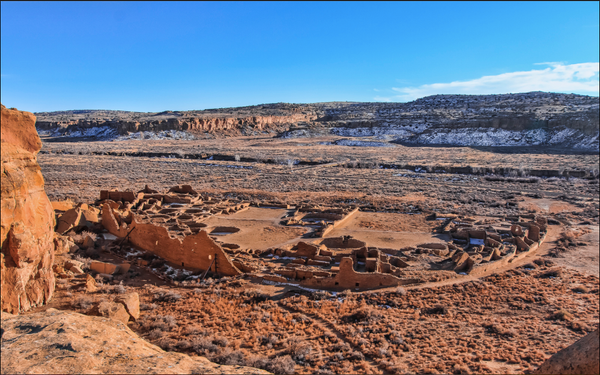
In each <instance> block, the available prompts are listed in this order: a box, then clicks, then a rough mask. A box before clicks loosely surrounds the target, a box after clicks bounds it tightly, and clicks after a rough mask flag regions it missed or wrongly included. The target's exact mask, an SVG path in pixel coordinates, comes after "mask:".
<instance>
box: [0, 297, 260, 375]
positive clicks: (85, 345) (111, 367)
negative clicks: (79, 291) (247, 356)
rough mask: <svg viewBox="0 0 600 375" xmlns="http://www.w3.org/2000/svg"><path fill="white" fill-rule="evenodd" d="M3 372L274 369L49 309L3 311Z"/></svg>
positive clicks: (99, 319) (241, 371) (255, 371)
mask: <svg viewBox="0 0 600 375" xmlns="http://www.w3.org/2000/svg"><path fill="white" fill-rule="evenodd" d="M1 372H2V373H3V374H22V373H35V374H57V373H62V374H115V373H117V374H269V373H268V372H267V371H264V370H260V369H257V368H251V367H243V366H224V365H218V364H216V363H212V362H210V361H209V360H208V359H206V358H204V357H190V356H187V355H185V354H181V353H175V352H165V351H163V350H162V349H160V348H159V347H157V346H155V345H152V344H150V343H148V342H146V341H144V340H143V339H141V338H139V337H138V336H137V335H136V334H135V333H134V332H132V331H131V330H130V329H129V328H128V327H127V326H126V325H125V324H123V323H121V322H119V321H117V320H113V319H107V318H103V317H97V316H86V315H81V314H77V313H72V312H68V311H58V310H55V309H48V311H45V312H39V313H34V314H28V315H21V316H14V315H11V314H6V313H2V368H1Z"/></svg>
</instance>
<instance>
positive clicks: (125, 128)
mask: <svg viewBox="0 0 600 375" xmlns="http://www.w3.org/2000/svg"><path fill="white" fill-rule="evenodd" d="M314 119H315V116H314V115H305V114H290V115H285V116H259V115H256V116H243V117H233V116H232V117H230V116H215V117H210V116H194V115H187V116H186V117H171V118H168V117H166V118H165V117H164V116H162V118H151V117H144V118H139V119H136V120H128V119H85V118H84V119H80V118H79V119H78V118H72V119H65V120H54V119H49V120H38V121H37V123H36V127H37V128H38V129H40V130H55V129H60V131H61V132H62V133H69V132H71V131H77V130H85V129H91V128H101V127H109V128H111V129H113V130H114V131H116V133H118V134H127V133H129V132H140V131H152V132H158V131H163V130H180V131H192V132H208V133H213V132H234V133H236V132H239V131H240V130H241V129H242V128H244V127H249V128H252V129H254V130H256V131H267V130H271V129H272V128H274V127H278V126H282V125H291V124H295V123H298V122H306V121H312V120H314Z"/></svg>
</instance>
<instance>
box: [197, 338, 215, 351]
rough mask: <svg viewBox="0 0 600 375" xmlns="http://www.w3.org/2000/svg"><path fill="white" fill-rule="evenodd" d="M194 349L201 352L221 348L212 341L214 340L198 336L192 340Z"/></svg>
mask: <svg viewBox="0 0 600 375" xmlns="http://www.w3.org/2000/svg"><path fill="white" fill-rule="evenodd" d="M192 349H193V350H194V351H196V352H197V353H199V354H202V353H206V352H213V353H214V352H216V351H217V350H218V349H219V348H218V347H217V346H216V345H215V344H213V343H212V340H210V339H208V338H206V337H197V338H195V339H193V340H192Z"/></svg>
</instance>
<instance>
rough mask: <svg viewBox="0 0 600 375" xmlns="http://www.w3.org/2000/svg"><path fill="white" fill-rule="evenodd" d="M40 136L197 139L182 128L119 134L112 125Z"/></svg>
mask: <svg viewBox="0 0 600 375" xmlns="http://www.w3.org/2000/svg"><path fill="white" fill-rule="evenodd" d="M38 134H39V135H40V136H46V137H65V138H83V137H88V138H96V139H98V140H115V141H130V140H144V139H149V140H163V139H176V140H186V141H187V140H193V139H196V137H194V135H192V134H191V133H188V132H185V131H181V130H161V131H159V132H153V131H140V132H135V133H127V134H125V135H119V134H118V132H117V131H116V130H115V129H114V128H112V127H110V126H97V127H93V128H83V129H77V130H66V129H64V128H57V129H53V130H38Z"/></svg>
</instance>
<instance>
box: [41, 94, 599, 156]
mask: <svg viewBox="0 0 600 375" xmlns="http://www.w3.org/2000/svg"><path fill="white" fill-rule="evenodd" d="M599 104H600V99H599V98H598V97H591V96H584V95H575V94H558V93H546V92H529V93H520V94H503V95H434V96H428V97H425V98H421V99H417V100H415V101H412V102H409V103H359V102H327V103H312V104H290V103H275V104H261V105H255V106H248V107H236V108H219V109H207V110H202V111H171V110H167V111H162V112H157V113H144V112H126V111H108V110H81V111H60V112H40V113H37V114H36V115H37V117H38V119H37V122H36V127H37V129H38V132H39V133H40V135H43V136H44V137H50V138H52V137H79V138H93V139H123V140H126V139H148V137H150V138H152V139H160V138H161V137H163V138H164V137H167V138H174V139H191V138H192V137H194V136H200V137H205V136H207V135H211V136H252V135H263V136H264V135H271V136H279V137H284V138H299V137H313V136H323V135H336V136H342V137H361V138H364V137H374V138H376V139H377V141H376V142H366V143H361V141H360V140H352V139H343V140H339V142H334V143H333V144H340V145H346V146H366V147H381V146H393V144H394V143H399V144H404V145H449V146H492V147H494V146H552V147H568V148H574V149H581V150H598V148H599V146H598V135H599V108H600V106H599ZM160 132H163V133H160ZM164 132H171V133H164ZM172 132H183V133H185V134H188V135H187V136H186V135H183V134H179V133H172ZM157 133H160V136H158V137H157ZM186 137H187V138H186ZM363 140H364V139H363ZM340 142H341V143H340Z"/></svg>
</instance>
